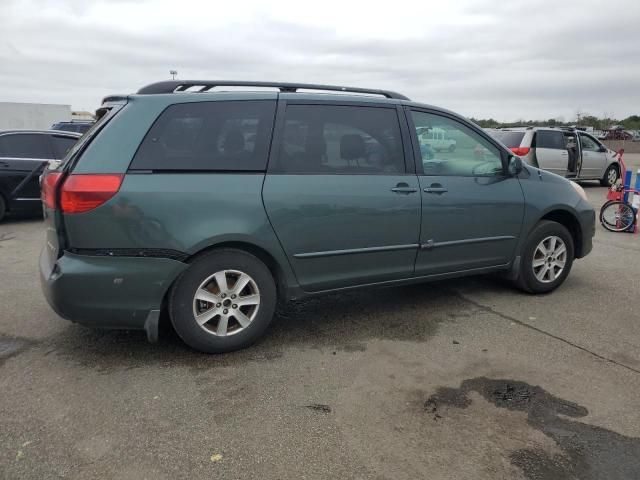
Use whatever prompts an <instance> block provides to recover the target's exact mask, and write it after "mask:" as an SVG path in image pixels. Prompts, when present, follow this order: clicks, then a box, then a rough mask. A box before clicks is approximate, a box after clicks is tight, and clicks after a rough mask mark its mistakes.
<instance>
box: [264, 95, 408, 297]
mask: <svg viewBox="0 0 640 480" xmlns="http://www.w3.org/2000/svg"><path fill="white" fill-rule="evenodd" d="M281 98H284V99H286V102H285V101H280V103H279V107H278V114H277V119H276V133H275V135H274V139H273V143H272V152H271V156H270V160H269V169H268V173H267V176H266V178H265V182H264V187H263V200H264V205H265V208H266V211H267V215H268V216H269V219H270V221H271V223H272V225H273V227H274V230H275V232H276V235H277V236H278V238H279V240H280V242H281V244H282V246H283V248H284V250H285V252H286V254H287V256H288V258H289V260H290V262H291V265H292V267H293V270H294V272H295V274H296V276H297V279H298V281H299V283H300V285H301V286H302V288H303V289H305V290H308V291H321V290H328V289H335V288H341V287H348V286H353V285H357V284H366V283H375V282H384V281H390V280H397V279H402V278H408V277H411V276H412V274H413V268H414V261H415V256H416V251H417V248H418V236H419V233H418V232H419V224H420V191H419V184H418V179H417V177H416V175H415V173H414V172H411V171H410V170H411V168H409V169H407V159H406V158H405V157H408V152H405V148H404V145H408V139H409V137H408V129H407V126H406V123H405V122H402V123H401V122H400V121H399V115H398V113H402V112H401V110H399V108H400V107H398V106H396V105H393V104H387V103H370V104H369V103H363V102H357V103H355V102H351V103H350V102H349V101H344V102H327V101H326V100H324V101H320V100H319V99H320V98H322V97H321V96H317V95H315V96H312V95H310V96H309V98H318V100H302V99H300V94H293V95H292V94H283V95H281ZM405 153H406V155H405Z"/></svg>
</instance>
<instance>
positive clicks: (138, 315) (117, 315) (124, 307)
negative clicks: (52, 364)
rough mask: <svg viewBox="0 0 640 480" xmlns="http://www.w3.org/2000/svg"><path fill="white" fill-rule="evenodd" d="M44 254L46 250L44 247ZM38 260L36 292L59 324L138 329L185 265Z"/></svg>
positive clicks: (151, 260)
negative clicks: (39, 291)
mask: <svg viewBox="0 0 640 480" xmlns="http://www.w3.org/2000/svg"><path fill="white" fill-rule="evenodd" d="M45 248H46V247H45ZM49 258H50V257H49V255H48V254H47V252H45V251H44V250H43V252H42V253H41V255H40V281H41V285H42V291H43V293H44V295H45V297H46V299H47V301H48V302H49V304H50V305H51V307H52V308H53V309H54V310H55V311H56V313H58V315H60V316H61V317H63V318H66V319H67V320H71V321H73V322H77V323H80V324H83V325H86V326H90V327H100V328H127V329H142V328H144V327H145V320H146V318H147V316H148V314H149V312H150V311H151V310H159V309H160V308H161V306H162V300H163V298H164V296H165V294H166V292H167V290H168V289H169V287H170V286H171V284H172V282H173V281H174V280H175V279H176V278H177V276H178V275H179V274H180V273H181V272H182V271H183V270H184V269H185V268H186V267H187V265H186V264H185V263H182V262H179V261H177V260H171V259H167V258H148V257H107V256H90V255H76V254H72V253H68V252H65V253H64V255H62V256H61V257H60V258H58V259H57V260H55V262H54V263H52V261H51V260H49Z"/></svg>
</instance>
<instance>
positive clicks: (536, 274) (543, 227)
mask: <svg viewBox="0 0 640 480" xmlns="http://www.w3.org/2000/svg"><path fill="white" fill-rule="evenodd" d="M552 238H555V239H556V240H555V244H556V247H555V249H553V252H552V254H551V256H549V257H547V256H545V254H544V253H543V252H542V250H540V247H541V246H542V247H543V248H545V249H548V250H550V248H549V247H551V246H552V245H553V244H552V243H551V240H550V239H552ZM558 240H560V241H561V243H562V244H563V245H564V247H565V249H564V254H562V255H559V254H558V252H559V251H561V250H562V249H561V248H560V247H561V244H560V243H559V242H558ZM543 242H544V243H543ZM574 255H575V247H574V243H573V237H572V236H571V233H569V230H567V229H566V227H564V225H561V224H559V223H557V222H552V221H549V220H542V221H541V222H539V223H538V224H537V225H536V226H535V227H534V228H533V230H532V231H531V232H530V233H529V237H528V238H527V240H526V242H525V244H524V248H523V251H522V256H521V262H522V263H521V264H520V272H519V274H518V279H517V280H516V284H517V286H518V288H520V289H521V290H523V291H525V292H528V293H534V294H538V293H547V292H551V291H553V290H555V289H556V288H558V287H559V286H560V285H562V283H563V282H564V281H565V279H566V278H567V276H568V275H569V272H570V271H571V266H572V265H573V259H574ZM555 257H557V260H556V259H555ZM534 260H535V261H536V263H535V265H534ZM540 262H542V263H540ZM562 262H563V266H562V268H561V269H560V264H561V263H562ZM545 268H546V270H545ZM540 276H542V279H541V278H540Z"/></svg>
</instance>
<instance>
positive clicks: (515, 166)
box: [507, 155, 522, 177]
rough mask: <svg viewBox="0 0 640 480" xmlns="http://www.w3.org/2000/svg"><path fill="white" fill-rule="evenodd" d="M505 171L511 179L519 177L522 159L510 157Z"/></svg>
mask: <svg viewBox="0 0 640 480" xmlns="http://www.w3.org/2000/svg"><path fill="white" fill-rule="evenodd" d="M507 170H508V171H509V175H511V176H512V177H515V176H517V175H520V172H522V159H521V158H520V157H516V156H515V155H512V156H510V157H509V165H508V167H507Z"/></svg>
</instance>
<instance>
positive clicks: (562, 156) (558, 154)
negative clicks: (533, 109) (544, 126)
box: [533, 130, 569, 177]
mask: <svg viewBox="0 0 640 480" xmlns="http://www.w3.org/2000/svg"><path fill="white" fill-rule="evenodd" d="M533 142H534V144H533V147H534V148H535V152H536V159H537V160H538V166H539V167H540V168H541V169H543V170H547V171H549V172H552V173H555V174H558V175H561V176H563V177H566V176H567V172H568V166H569V152H568V150H567V147H566V144H565V142H564V134H563V133H562V132H561V131H560V130H557V131H555V130H538V131H537V132H536V134H535V137H534V139H533Z"/></svg>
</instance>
